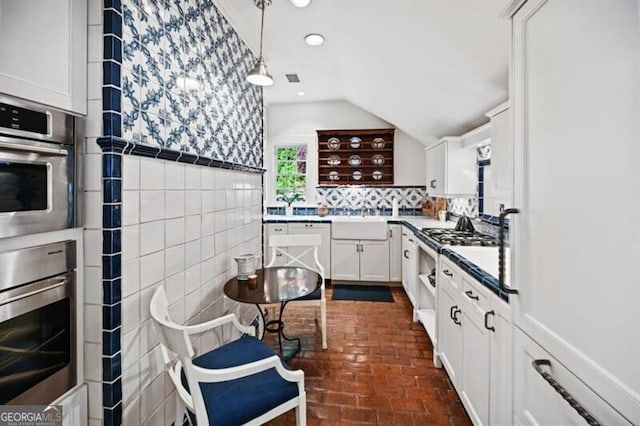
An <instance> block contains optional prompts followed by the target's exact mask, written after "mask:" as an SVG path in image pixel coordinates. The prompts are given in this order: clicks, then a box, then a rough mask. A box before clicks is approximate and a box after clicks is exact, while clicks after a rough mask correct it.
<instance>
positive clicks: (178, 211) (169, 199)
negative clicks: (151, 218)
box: [165, 191, 185, 219]
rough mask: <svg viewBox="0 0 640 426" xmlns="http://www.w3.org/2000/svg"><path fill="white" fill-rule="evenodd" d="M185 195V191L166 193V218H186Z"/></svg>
mask: <svg viewBox="0 0 640 426" xmlns="http://www.w3.org/2000/svg"><path fill="white" fill-rule="evenodd" d="M184 211H185V193H184V191H165V218H166V219H170V218H176V217H182V216H184Z"/></svg>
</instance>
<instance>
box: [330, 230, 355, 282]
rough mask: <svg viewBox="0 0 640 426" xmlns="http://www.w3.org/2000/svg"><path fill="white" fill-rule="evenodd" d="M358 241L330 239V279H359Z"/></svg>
mask: <svg viewBox="0 0 640 426" xmlns="http://www.w3.org/2000/svg"><path fill="white" fill-rule="evenodd" d="M359 245H360V242H359V241H356V240H331V277H332V280H345V281H358V280H360V252H359V251H358V247H359Z"/></svg>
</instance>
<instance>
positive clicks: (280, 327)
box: [256, 302, 302, 361]
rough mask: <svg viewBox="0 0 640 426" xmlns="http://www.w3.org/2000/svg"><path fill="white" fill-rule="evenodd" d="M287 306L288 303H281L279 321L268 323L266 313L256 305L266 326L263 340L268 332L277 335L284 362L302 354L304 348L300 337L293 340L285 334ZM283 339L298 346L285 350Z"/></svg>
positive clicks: (263, 331)
mask: <svg viewBox="0 0 640 426" xmlns="http://www.w3.org/2000/svg"><path fill="white" fill-rule="evenodd" d="M286 305H287V302H282V303H280V313H279V314H278V319H274V320H271V321H266V318H265V314H264V311H263V310H262V308H261V307H260V305H256V306H257V307H258V311H259V312H260V316H262V323H263V324H264V329H263V330H262V337H261V339H262V340H264V335H265V333H267V332H269V333H273V334H277V335H278V348H279V349H280V358H282V359H283V360H284V361H288V360H290V359H291V358H293V356H294V355H295V354H297V353H298V352H300V348H301V347H302V346H301V344H300V338H298V337H293V338H292V337H288V336H287V335H286V334H284V322H283V321H282V313H283V312H284V307H285V306H286ZM283 339H284V340H285V341H287V342H296V343H297V345H294V346H293V347H291V346H288V347H287V348H286V349H287V350H284V349H283V346H282V340H283Z"/></svg>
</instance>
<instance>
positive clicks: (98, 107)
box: [84, 99, 103, 189]
mask: <svg viewBox="0 0 640 426" xmlns="http://www.w3.org/2000/svg"><path fill="white" fill-rule="evenodd" d="M102 133H103V132H102V100H97V99H93V100H89V101H87V117H86V118H85V120H84V135H85V136H86V137H95V138H99V137H102ZM96 154H98V153H96ZM85 167H86V163H85ZM85 172H86V170H85ZM85 189H87V188H86V187H85Z"/></svg>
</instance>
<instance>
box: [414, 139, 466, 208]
mask: <svg viewBox="0 0 640 426" xmlns="http://www.w3.org/2000/svg"><path fill="white" fill-rule="evenodd" d="M425 151H426V155H427V158H426V164H427V194H429V196H431V197H443V196H474V195H475V193H476V184H477V181H478V178H477V171H476V150H475V149H473V148H464V147H463V146H462V139H461V138H459V137H446V138H443V139H441V140H440V141H439V142H438V143H437V144H435V145H432V146H430V147H428V148H426V150H425Z"/></svg>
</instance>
